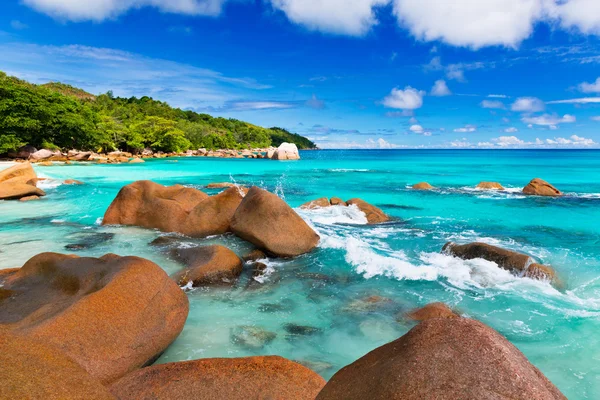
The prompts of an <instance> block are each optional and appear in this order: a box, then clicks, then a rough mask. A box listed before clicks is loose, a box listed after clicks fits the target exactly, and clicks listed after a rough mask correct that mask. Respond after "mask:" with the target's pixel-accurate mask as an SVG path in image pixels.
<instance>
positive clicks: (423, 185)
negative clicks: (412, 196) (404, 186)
mask: <svg viewBox="0 0 600 400" xmlns="http://www.w3.org/2000/svg"><path fill="white" fill-rule="evenodd" d="M412 188H413V189H416V190H433V189H435V188H434V187H433V186H431V185H430V184H429V183H427V182H419V183H416V184H414V185H412Z"/></svg>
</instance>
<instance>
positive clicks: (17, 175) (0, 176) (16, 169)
mask: <svg viewBox="0 0 600 400" xmlns="http://www.w3.org/2000/svg"><path fill="white" fill-rule="evenodd" d="M0 183H22V184H26V185H33V186H35V185H36V184H37V175H36V173H35V171H34V170H33V167H32V166H31V163H30V162H24V163H20V164H17V165H14V166H12V167H10V168H7V169H5V170H2V171H0Z"/></svg>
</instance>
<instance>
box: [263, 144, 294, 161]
mask: <svg viewBox="0 0 600 400" xmlns="http://www.w3.org/2000/svg"><path fill="white" fill-rule="evenodd" d="M270 158H271V159H273V160H299V159H300V153H299V152H298V147H297V146H296V145H295V144H294V143H281V144H280V145H279V147H278V148H277V150H275V152H274V153H273V155H272V157H270Z"/></svg>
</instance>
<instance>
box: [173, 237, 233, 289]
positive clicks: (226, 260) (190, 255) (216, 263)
mask: <svg viewBox="0 0 600 400" xmlns="http://www.w3.org/2000/svg"><path fill="white" fill-rule="evenodd" d="M171 253H172V255H173V256H174V257H175V258H177V259H179V260H181V261H182V262H184V263H185V265H186V267H187V268H186V269H184V270H183V271H180V272H178V273H177V274H175V275H174V276H173V279H174V280H175V281H176V282H177V284H178V285H179V286H185V285H187V284H188V282H192V285H193V286H203V285H213V284H221V285H223V284H225V285H230V284H232V283H234V282H235V280H236V279H237V278H238V277H239V276H240V274H241V273H242V266H243V264H242V260H241V259H240V258H239V257H238V256H237V254H235V253H234V252H233V251H231V250H229V249H228V248H227V247H224V246H219V245H214V246H200V247H192V248H179V249H173V251H172V252H171Z"/></svg>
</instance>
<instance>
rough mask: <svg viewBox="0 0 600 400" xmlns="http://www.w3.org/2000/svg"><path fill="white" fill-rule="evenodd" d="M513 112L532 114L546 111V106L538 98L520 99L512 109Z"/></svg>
mask: <svg viewBox="0 0 600 400" xmlns="http://www.w3.org/2000/svg"><path fill="white" fill-rule="evenodd" d="M510 109H511V110H512V111H517V112H524V113H532V112H539V111H544V110H545V109H546V105H545V104H544V102H543V101H542V100H540V99H538V98H536V97H519V98H518V99H517V100H516V101H515V102H514V103H513V104H512V106H511V107H510Z"/></svg>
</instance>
